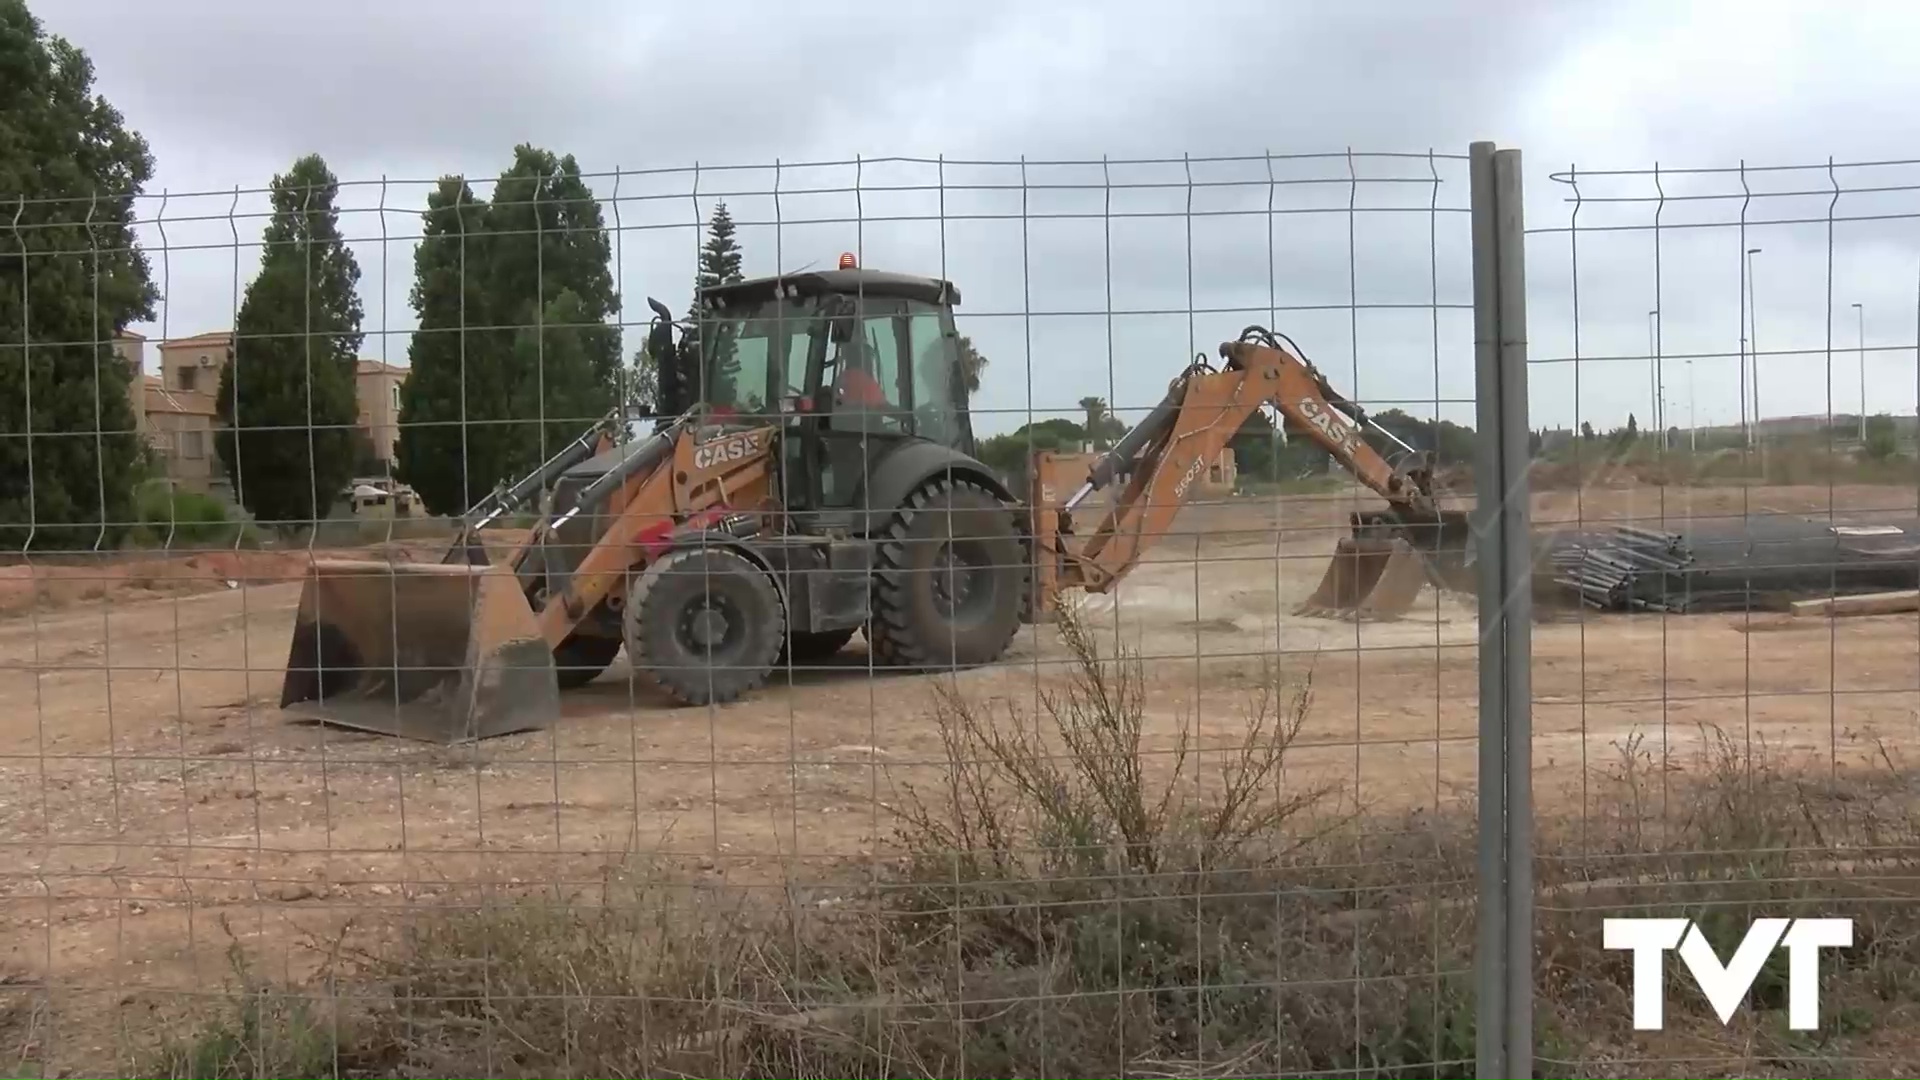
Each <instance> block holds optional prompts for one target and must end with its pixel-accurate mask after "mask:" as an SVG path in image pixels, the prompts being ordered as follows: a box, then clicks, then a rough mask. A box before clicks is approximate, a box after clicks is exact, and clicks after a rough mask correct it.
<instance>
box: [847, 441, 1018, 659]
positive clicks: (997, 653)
mask: <svg viewBox="0 0 1920 1080" xmlns="http://www.w3.org/2000/svg"><path fill="white" fill-rule="evenodd" d="M1025 553H1026V547H1025V545H1024V544H1023V543H1021V539H1020V532H1019V526H1018V524H1017V522H1016V521H1015V518H1014V515H1013V511H1012V510H1011V509H1010V508H1009V507H1008V506H1007V505H1006V504H1005V503H1003V502H1001V501H1000V500H999V499H998V498H997V497H995V496H994V494H993V493H992V492H990V491H988V490H986V489H985V488H983V487H980V486H979V485H977V484H974V483H971V482H969V481H966V480H950V479H936V480H933V481H930V482H929V483H927V484H926V485H925V486H923V487H921V488H920V489H919V490H917V491H915V492H914V493H913V495H911V496H910V497H909V498H908V499H907V503H906V505H905V506H903V507H901V508H900V510H899V512H898V513H896V514H895V515H894V518H893V521H892V522H890V523H889V525H888V529H887V533H886V535H885V537H884V538H883V539H882V541H881V544H880V546H879V552H878V559H877V565H876V567H875V574H874V577H875V584H874V596H873V617H872V619H871V620H869V622H868V627H867V635H868V640H869V641H870V642H871V643H872V647H873V657H874V661H875V663H878V664H884V665H887V666H890V667H905V668H915V669H922V670H925V669H939V668H949V667H956V668H957V667H974V666H977V665H980V664H988V663H992V662H993V661H995V660H998V659H999V658H1000V657H1001V656H1002V655H1004V654H1005V653H1006V651H1007V645H1008V644H1009V643H1010V642H1012V640H1013V635H1014V634H1015V633H1016V632H1018V631H1019V629H1020V617H1021V610H1022V605H1023V603H1024V602H1025V591H1026V579H1027V574H1026V568H1025V566H1024V565H1023V562H1024V560H1025V557H1026V554H1025Z"/></svg>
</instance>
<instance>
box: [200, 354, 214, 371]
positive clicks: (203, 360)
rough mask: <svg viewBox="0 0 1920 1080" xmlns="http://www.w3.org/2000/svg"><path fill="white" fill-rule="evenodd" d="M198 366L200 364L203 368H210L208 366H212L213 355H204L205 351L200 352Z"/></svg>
mask: <svg viewBox="0 0 1920 1080" xmlns="http://www.w3.org/2000/svg"><path fill="white" fill-rule="evenodd" d="M200 366H201V367H203V368H210V367H212V366H213V357H211V356H208V355H206V354H205V353H202V354H201V355H200Z"/></svg>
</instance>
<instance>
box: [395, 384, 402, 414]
mask: <svg viewBox="0 0 1920 1080" xmlns="http://www.w3.org/2000/svg"><path fill="white" fill-rule="evenodd" d="M393 409H394V411H395V412H399V411H400V384H399V383H394V384H393Z"/></svg>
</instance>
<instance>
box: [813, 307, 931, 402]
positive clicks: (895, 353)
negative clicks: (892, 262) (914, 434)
mask: <svg viewBox="0 0 1920 1080" xmlns="http://www.w3.org/2000/svg"><path fill="white" fill-rule="evenodd" d="M835 337H836V338H837V339H838V340H836V341H834V343H833V346H832V348H831V349H830V350H829V352H828V355H827V363H826V369H825V371H824V372H823V375H822V381H823V382H824V383H825V385H826V387H827V389H828V390H829V393H828V402H829V406H828V407H829V408H830V409H831V410H832V412H833V416H834V420H833V427H834V428H835V429H837V430H841V431H850V430H851V431H891V432H904V431H906V430H907V420H908V412H909V404H908V403H909V401H910V396H909V390H910V386H909V384H908V379H909V378H910V376H909V374H908V370H907V365H906V364H905V363H903V362H902V361H903V357H904V356H905V355H906V352H907V349H906V346H907V343H908V334H907V319H906V317H905V312H904V310H903V308H902V305H901V304H899V303H898V302H896V301H873V300H869V301H867V302H866V303H865V304H863V305H862V306H861V309H860V311H859V313H858V315H857V316H855V317H853V318H851V319H849V320H848V321H847V322H846V323H845V324H843V326H842V331H841V333H838V334H836V335H835Z"/></svg>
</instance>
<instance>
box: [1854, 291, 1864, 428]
mask: <svg viewBox="0 0 1920 1080" xmlns="http://www.w3.org/2000/svg"><path fill="white" fill-rule="evenodd" d="M1853 314H1854V320H1855V321H1854V334H1855V336H1854V342H1855V343H1856V345H1857V346H1858V350H1859V355H1860V446H1861V448H1862V449H1865V448H1866V445H1867V309H1866V308H1864V307H1862V306H1861V305H1859V304H1855V305H1853Z"/></svg>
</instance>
